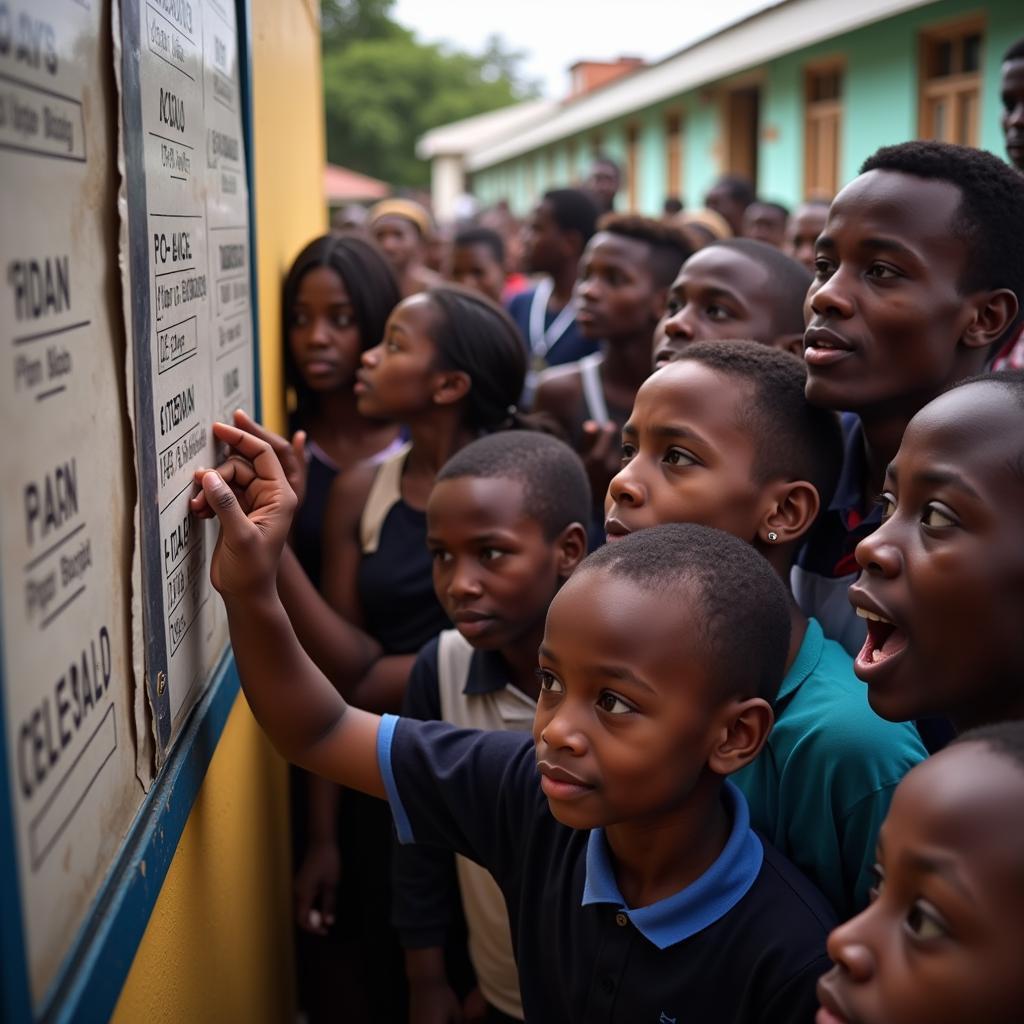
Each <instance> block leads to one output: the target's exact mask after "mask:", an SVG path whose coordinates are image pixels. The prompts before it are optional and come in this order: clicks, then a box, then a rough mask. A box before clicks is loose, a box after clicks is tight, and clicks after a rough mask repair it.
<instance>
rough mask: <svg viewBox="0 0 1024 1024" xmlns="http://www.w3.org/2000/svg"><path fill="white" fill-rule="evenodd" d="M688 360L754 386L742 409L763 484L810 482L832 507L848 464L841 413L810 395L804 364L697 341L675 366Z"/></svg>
mask: <svg viewBox="0 0 1024 1024" xmlns="http://www.w3.org/2000/svg"><path fill="white" fill-rule="evenodd" d="M686 360H689V361H691V362H696V363H700V364H701V365H702V366H706V367H708V369H710V370H714V371H715V372H716V373H720V374H722V375H724V376H726V377H733V378H736V379H738V380H742V381H745V382H746V383H747V384H748V385H749V389H750V391H751V393H752V394H751V397H750V400H749V401H746V402H744V403H743V404H742V406H741V408H742V417H743V424H744V426H745V428H746V429H747V430H748V431H749V432H750V436H751V438H753V440H754V445H755V452H756V461H755V465H754V472H755V473H756V475H757V480H758V482H760V483H767V482H768V481H770V480H786V481H792V480H806V481H807V482H808V483H811V484H814V488H815V490H816V491H817V492H818V497H819V498H820V499H821V509H822V510H824V509H826V508H828V505H829V502H830V501H831V500H832V495H833V492H834V491H835V488H836V483H837V482H838V480H839V470H840V467H841V465H842V461H843V434H842V430H841V428H840V425H839V417H838V416H837V415H836V413H835V412H833V411H832V410H830V409H820V408H817V407H816V406H813V405H811V403H810V402H808V401H807V399H806V398H805V397H804V388H805V386H806V384H807V370H806V367H805V366H804V363H803V361H802V360H801V359H798V358H797V357H796V356H795V355H793V354H792V353H790V352H785V351H783V350H782V349H778V348H772V347H770V346H768V345H759V344H758V343H757V342H755V341H702V342H694V343H693V344H692V345H686V346H685V347H684V348H682V349H681V350H680V351H679V353H678V354H677V355H676V357H675V359H674V360H673V362H676V363H679V362H683V361H686Z"/></svg>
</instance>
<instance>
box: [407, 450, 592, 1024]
mask: <svg viewBox="0 0 1024 1024" xmlns="http://www.w3.org/2000/svg"><path fill="white" fill-rule="evenodd" d="M589 516H590V487H589V485H588V483H587V477H586V473H585V472H584V470H583V465H582V464H581V462H580V460H579V457H578V456H577V455H576V454H575V452H573V450H572V449H571V448H570V447H569V446H568V445H566V444H564V443H563V442H561V441H558V440H556V439H555V438H553V437H550V436H548V435H545V434H538V433H532V432H527V431H520V430H506V431H501V432H500V433H497V434H489V435H488V436H486V437H483V438H481V439H480V440H478V441H474V442H473V443H472V444H469V445H467V446H466V447H465V448H463V449H461V450H460V451H459V452H457V453H456V454H455V455H454V456H452V458H451V459H449V460H448V462H447V463H445V465H444V467H443V468H442V469H441V471H440V473H438V475H437V482H436V483H435V485H434V489H433V491H432V492H431V495H430V501H429V503H428V505H427V545H428V547H429V548H430V550H431V552H432V553H433V556H434V588H435V590H436V592H437V596H438V600H439V601H440V602H441V604H442V605H443V607H444V609H445V611H446V612H447V613H448V616H449V618H450V619H451V620H452V621H453V622H454V623H455V626H456V628H455V629H449V630H445V631H444V632H442V633H441V634H440V636H438V637H437V638H435V639H434V640H431V641H430V643H428V644H427V645H426V646H425V647H424V648H423V649H422V650H421V651H420V653H419V655H418V656H417V658H416V662H415V664H414V665H413V668H412V672H411V674H410V676H409V683H408V686H407V687H406V691H405V701H404V703H403V706H402V713H403V714H404V715H407V716H408V717H410V718H417V719H421V720H428V721H429V720H443V721H445V722H450V723H451V724H453V725H458V726H463V727H466V728H474V729H492V730H506V731H521V732H529V731H530V730H531V728H532V726H533V716H534V712H535V710H536V707H537V696H538V694H539V693H540V682H539V680H538V678H537V648H538V646H539V645H540V642H541V640H542V638H543V635H544V617H545V615H546V614H547V610H548V605H550V603H551V599H552V598H553V597H554V596H555V594H556V593H557V592H558V589H559V587H561V585H562V583H563V582H564V581H565V580H566V579H567V578H568V577H569V576H570V575H571V573H572V571H573V570H574V569H575V568H576V566H577V565H578V564H579V562H580V560H581V559H582V558H583V556H584V555H585V554H586V550H587V549H586V544H587V541H586V531H585V526H584V525H583V524H585V523H586V522H587V520H588V518H589ZM454 866H455V870H456V871H457V876H458V885H457V886H456V880H455V874H454V872H453V862H452V856H451V854H450V853H448V852H447V851H445V850H433V849H429V848H427V847H423V846H400V847H399V848H398V849H397V851H396V853H395V860H394V879H395V887H394V903H393V908H392V914H393V919H394V924H395V927H396V928H397V929H398V931H399V935H400V937H401V939H402V945H403V946H405V947H406V971H407V974H408V977H409V986H410V1002H411V1004H412V1010H413V1013H414V1014H415V1013H416V1012H417V1010H418V1011H420V1012H425V1011H426V1009H427V1007H431V1008H438V1010H439V1012H440V1010H441V1008H443V1007H449V1008H451V1007H455V1006H458V999H457V997H456V995H455V993H454V992H453V991H452V990H451V988H450V987H449V984H448V979H447V977H446V973H445V967H446V965H445V956H444V947H445V940H446V938H447V937H448V933H449V930H450V925H451V923H452V921H453V920H454V919H456V918H457V915H458V907H459V896H460V891H461V897H462V906H463V907H464V909H465V915H466V923H467V926H468V932H469V952H470V958H471V960H472V963H473V968H474V970H475V972H476V977H477V988H478V992H479V997H477V998H478V999H479V998H482V999H483V1000H484V1001H485V1003H486V1006H487V1012H488V1014H489V1017H488V1020H499V1019H500V1020H506V1019H507V1020H522V1019H523V1008H522V1000H521V998H520V995H519V982H518V976H517V973H516V965H515V957H514V954H513V950H512V938H511V934H510V932H509V925H508V914H507V912H506V910H505V902H504V899H503V898H502V895H501V891H500V889H498V887H497V885H496V884H495V882H494V880H493V879H492V878H491V876H490V875H489V874H488V873H487V872H486V871H485V870H484V869H483V868H481V867H480V866H479V865H477V864H473V863H472V862H470V861H468V860H466V859H465V858H464V857H456V858H455V865H454ZM469 998H472V997H467V1000H468V999H469ZM463 1013H464V1015H465V1016H466V1017H467V1018H469V1017H471V1012H470V1010H469V1007H467V1006H465V1005H464V1006H463ZM431 1019H433V1018H431Z"/></svg>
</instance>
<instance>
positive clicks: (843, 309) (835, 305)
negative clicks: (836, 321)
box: [807, 267, 853, 319]
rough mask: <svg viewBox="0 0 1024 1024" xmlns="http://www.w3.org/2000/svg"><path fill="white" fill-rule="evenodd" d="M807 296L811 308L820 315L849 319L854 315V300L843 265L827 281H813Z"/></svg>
mask: <svg viewBox="0 0 1024 1024" xmlns="http://www.w3.org/2000/svg"><path fill="white" fill-rule="evenodd" d="M815 285H817V287H815ZM807 297H808V299H809V301H810V306H811V310H812V311H813V312H815V313H817V314H818V316H824V317H828V316H836V317H840V318H842V319H849V318H850V317H851V316H853V300H852V298H851V296H850V291H849V288H848V287H847V282H846V274H845V273H844V272H843V269H842V267H840V268H839V269H838V270H836V271H835V272H834V273H833V274H832V276H831V277H830V278H828V279H827V280H826V281H822V282H821V283H820V284H819V283H817V282H814V283H812V284H811V290H810V291H809V292H808V293H807Z"/></svg>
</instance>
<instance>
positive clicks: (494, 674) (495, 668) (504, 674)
mask: <svg viewBox="0 0 1024 1024" xmlns="http://www.w3.org/2000/svg"><path fill="white" fill-rule="evenodd" d="M508 684H509V674H508V665H506V664H505V659H504V658H503V657H502V656H501V655H500V654H499V653H498V652H497V651H474V652H473V657H472V658H471V659H470V662H469V671H468V672H467V673H466V685H465V686H464V687H463V688H462V692H463V693H475V694H480V693H495V692H497V691H498V690H503V689H505V687H506V686H508Z"/></svg>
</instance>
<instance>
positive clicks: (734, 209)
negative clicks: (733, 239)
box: [704, 184, 747, 236]
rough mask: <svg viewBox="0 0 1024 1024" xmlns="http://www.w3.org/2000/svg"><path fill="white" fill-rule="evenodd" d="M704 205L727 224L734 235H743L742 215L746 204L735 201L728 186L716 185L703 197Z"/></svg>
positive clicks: (738, 200)
mask: <svg viewBox="0 0 1024 1024" xmlns="http://www.w3.org/2000/svg"><path fill="white" fill-rule="evenodd" d="M704 205H705V206H706V207H707V208H708V209H709V210H714V211H715V213H717V214H720V215H721V216H722V217H724V218H725V219H726V220H727V221H728V222H729V227H731V228H732V233H733V234H734V235H737V236H738V235H741V234H743V213H744V211H745V210H746V208H747V206H746V204H745V203H744V202H743V201H742V200H740V199H737V198H736V196H735V195H734V194H733V192H732V189H731V188H730V187H729V186H728V185H724V184H718V185H715V187H714V188H713V189H711V191H710V192H708V194H707V195H706V196H705V197H704Z"/></svg>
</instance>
